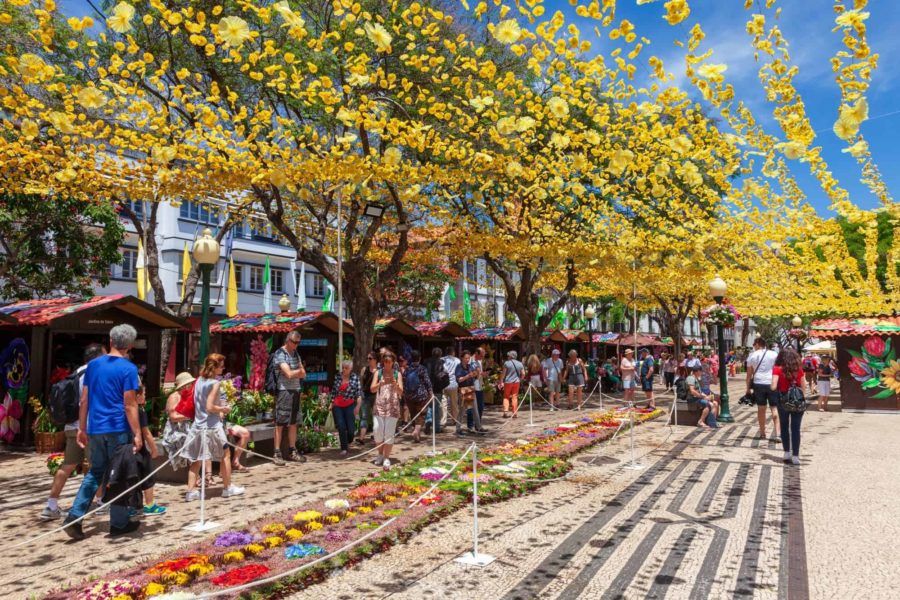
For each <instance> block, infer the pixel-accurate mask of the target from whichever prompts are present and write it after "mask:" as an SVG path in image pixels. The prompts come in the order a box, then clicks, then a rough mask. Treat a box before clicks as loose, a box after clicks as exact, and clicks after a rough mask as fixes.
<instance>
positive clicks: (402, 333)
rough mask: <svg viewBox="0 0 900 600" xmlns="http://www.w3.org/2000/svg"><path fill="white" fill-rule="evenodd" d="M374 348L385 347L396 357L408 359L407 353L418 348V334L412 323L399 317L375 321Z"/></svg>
mask: <svg viewBox="0 0 900 600" xmlns="http://www.w3.org/2000/svg"><path fill="white" fill-rule="evenodd" d="M375 346H376V347H378V348H380V347H382V346H387V347H388V348H390V349H391V350H393V351H394V353H395V354H397V356H403V357H405V358H407V359H409V353H410V352H412V351H413V350H415V349H418V347H419V332H418V331H416V328H415V327H413V325H412V323H410V322H409V321H406V320H405V319H401V318H399V317H388V318H383V319H378V320H377V321H375Z"/></svg>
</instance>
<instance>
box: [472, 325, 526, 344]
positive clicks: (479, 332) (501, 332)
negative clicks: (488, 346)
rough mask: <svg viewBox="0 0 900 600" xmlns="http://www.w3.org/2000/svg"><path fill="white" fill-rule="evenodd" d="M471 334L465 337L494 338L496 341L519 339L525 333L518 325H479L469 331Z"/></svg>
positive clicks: (473, 338) (477, 338)
mask: <svg viewBox="0 0 900 600" xmlns="http://www.w3.org/2000/svg"><path fill="white" fill-rule="evenodd" d="M470 333H471V334H472V335H471V336H470V337H468V338H466V339H470V340H494V341H498V342H509V341H513V340H515V341H521V340H524V339H525V335H524V334H523V333H522V330H521V329H520V328H519V327H479V328H477V329H472V330H471V331H470Z"/></svg>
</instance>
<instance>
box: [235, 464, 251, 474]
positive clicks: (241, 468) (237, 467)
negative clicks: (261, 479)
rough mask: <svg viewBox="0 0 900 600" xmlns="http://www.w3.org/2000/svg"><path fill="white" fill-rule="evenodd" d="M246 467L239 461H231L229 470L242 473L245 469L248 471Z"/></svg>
mask: <svg viewBox="0 0 900 600" xmlns="http://www.w3.org/2000/svg"><path fill="white" fill-rule="evenodd" d="M249 470H250V469H248V468H247V467H245V466H244V465H242V464H240V463H231V471H232V472H236V473H243V472H245V471H249Z"/></svg>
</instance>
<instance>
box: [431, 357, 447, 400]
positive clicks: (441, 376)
mask: <svg viewBox="0 0 900 600" xmlns="http://www.w3.org/2000/svg"><path fill="white" fill-rule="evenodd" d="M448 385H450V374H449V373H447V369H445V368H444V360H443V359H442V358H437V359H435V360H433V361H431V386H432V387H433V388H434V389H435V391H437V392H442V391H444V389H445V388H446V387H447V386H448Z"/></svg>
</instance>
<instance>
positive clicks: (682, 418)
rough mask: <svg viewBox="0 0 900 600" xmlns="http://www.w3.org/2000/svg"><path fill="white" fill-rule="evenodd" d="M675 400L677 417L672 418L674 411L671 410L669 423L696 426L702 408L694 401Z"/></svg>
mask: <svg viewBox="0 0 900 600" xmlns="http://www.w3.org/2000/svg"><path fill="white" fill-rule="evenodd" d="M675 402H676V403H677V406H678V412H677V414H678V419H677V420H674V419H675V415H676V412H675V411H674V410H672V411H670V412H669V423H670V424H672V423H674V424H675V425H689V426H692V427H696V426H697V421H699V420H700V415H701V414H703V409H702V408H700V405H699V404H697V403H696V402H685V401H684V400H676V401H675Z"/></svg>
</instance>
